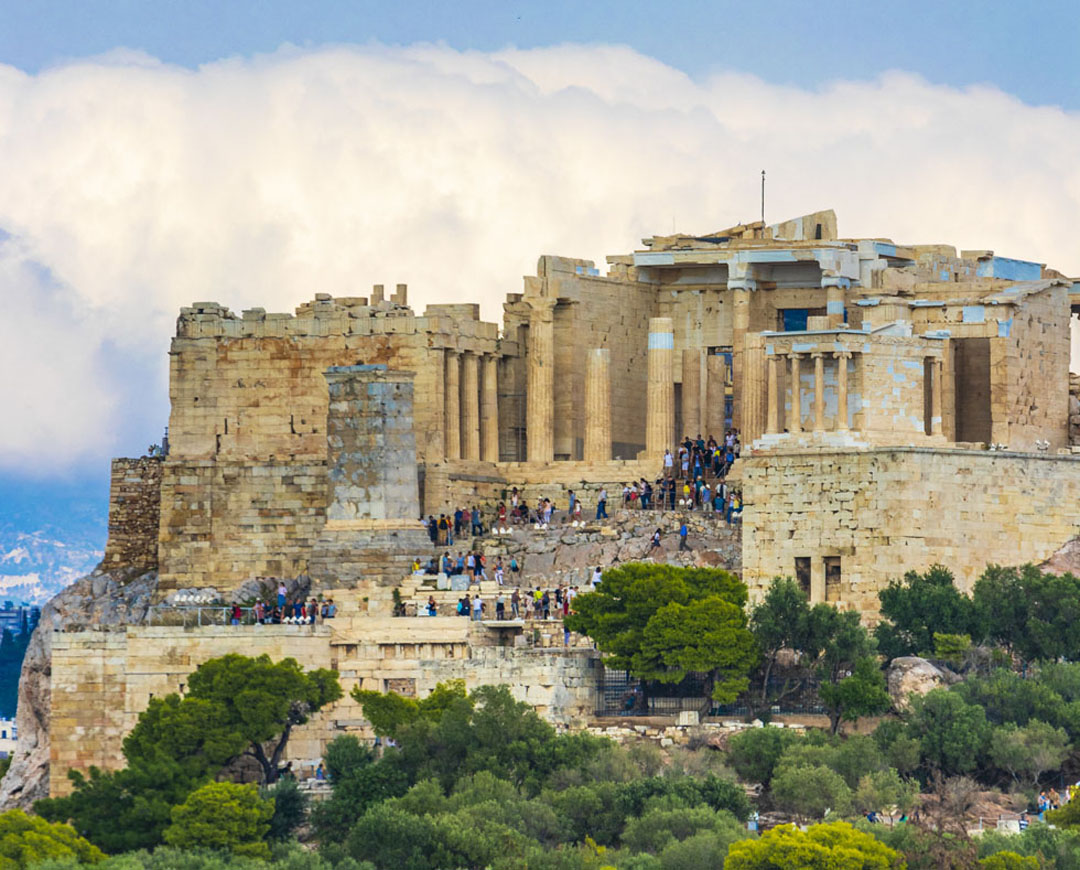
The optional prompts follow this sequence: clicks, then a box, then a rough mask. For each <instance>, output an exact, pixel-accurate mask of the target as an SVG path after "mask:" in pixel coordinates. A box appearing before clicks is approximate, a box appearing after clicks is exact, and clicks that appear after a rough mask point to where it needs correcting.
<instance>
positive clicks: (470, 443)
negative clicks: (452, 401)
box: [461, 351, 480, 459]
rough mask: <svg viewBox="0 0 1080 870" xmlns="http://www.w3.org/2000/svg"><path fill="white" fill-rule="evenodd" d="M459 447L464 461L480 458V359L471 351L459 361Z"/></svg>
mask: <svg viewBox="0 0 1080 870" xmlns="http://www.w3.org/2000/svg"><path fill="white" fill-rule="evenodd" d="M461 447H462V453H463V454H464V456H465V458H466V459H479V458H480V358H479V357H478V356H477V355H476V354H475V353H472V352H471V351H466V352H465V353H464V354H463V355H462V359H461Z"/></svg>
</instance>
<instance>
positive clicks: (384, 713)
mask: <svg viewBox="0 0 1080 870" xmlns="http://www.w3.org/2000/svg"><path fill="white" fill-rule="evenodd" d="M352 697H353V700H355V701H356V702H357V703H358V704H360V706H361V707H362V708H363V710H364V718H365V719H367V720H368V721H369V722H370V723H371V727H372V728H373V729H374V730H375V733H376V734H379V735H381V736H383V737H397V735H398V729H399V728H401V727H402V726H403V725H408V724H409V723H411V722H415V721H416V720H417V719H421V718H424V719H428V720H429V721H431V722H438V721H439V720H440V719H441V718H442V714H443V713H444V712H445V711H446V710H447V709H448V708H449V707H450V706H451V705H452V704H453V703H454V702H455V701H460V700H466V699H467V694H466V692H465V681H464V680H450V681H448V682H445V683H439V684H438V685H436V686H435V688H434V689H432V690H431V694H429V695H428V696H427V697H426V698H422V699H420V700H417V699H416V698H406V697H404V696H402V695H398V694H397V693H395V692H373V691H370V690H363V689H361V688H360V687H359V686H356V687H354V688H353V690H352Z"/></svg>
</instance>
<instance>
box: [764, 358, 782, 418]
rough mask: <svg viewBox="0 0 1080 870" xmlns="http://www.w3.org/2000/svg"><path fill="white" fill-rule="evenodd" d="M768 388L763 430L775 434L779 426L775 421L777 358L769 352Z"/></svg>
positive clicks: (777, 399) (777, 398)
mask: <svg viewBox="0 0 1080 870" xmlns="http://www.w3.org/2000/svg"><path fill="white" fill-rule="evenodd" d="M768 359H769V389H768V393H767V396H768V398H767V401H768V403H769V404H768V407H767V409H766V414H765V431H766V432H767V433H768V434H770V435H775V434H776V433H777V432H778V431H779V429H780V426H779V424H778V422H777V415H776V403H777V402H778V401H779V396H777V395H776V393H777V380H776V366H777V359H776V354H772V353H771V354H769V357H768Z"/></svg>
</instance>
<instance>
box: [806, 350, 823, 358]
mask: <svg viewBox="0 0 1080 870" xmlns="http://www.w3.org/2000/svg"><path fill="white" fill-rule="evenodd" d="M810 359H825V351H823V350H815V351H812V352H811V354H810Z"/></svg>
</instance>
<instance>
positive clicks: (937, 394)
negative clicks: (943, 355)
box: [930, 358, 944, 435]
mask: <svg viewBox="0 0 1080 870" xmlns="http://www.w3.org/2000/svg"><path fill="white" fill-rule="evenodd" d="M943 369H944V366H943V364H942V361H941V359H940V358H937V359H935V360H934V361H933V364H932V365H931V366H930V375H931V377H932V378H933V380H932V381H931V382H930V433H931V434H932V435H940V434H941V433H942V431H943V430H942V428H941V373H942V370H943Z"/></svg>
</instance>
